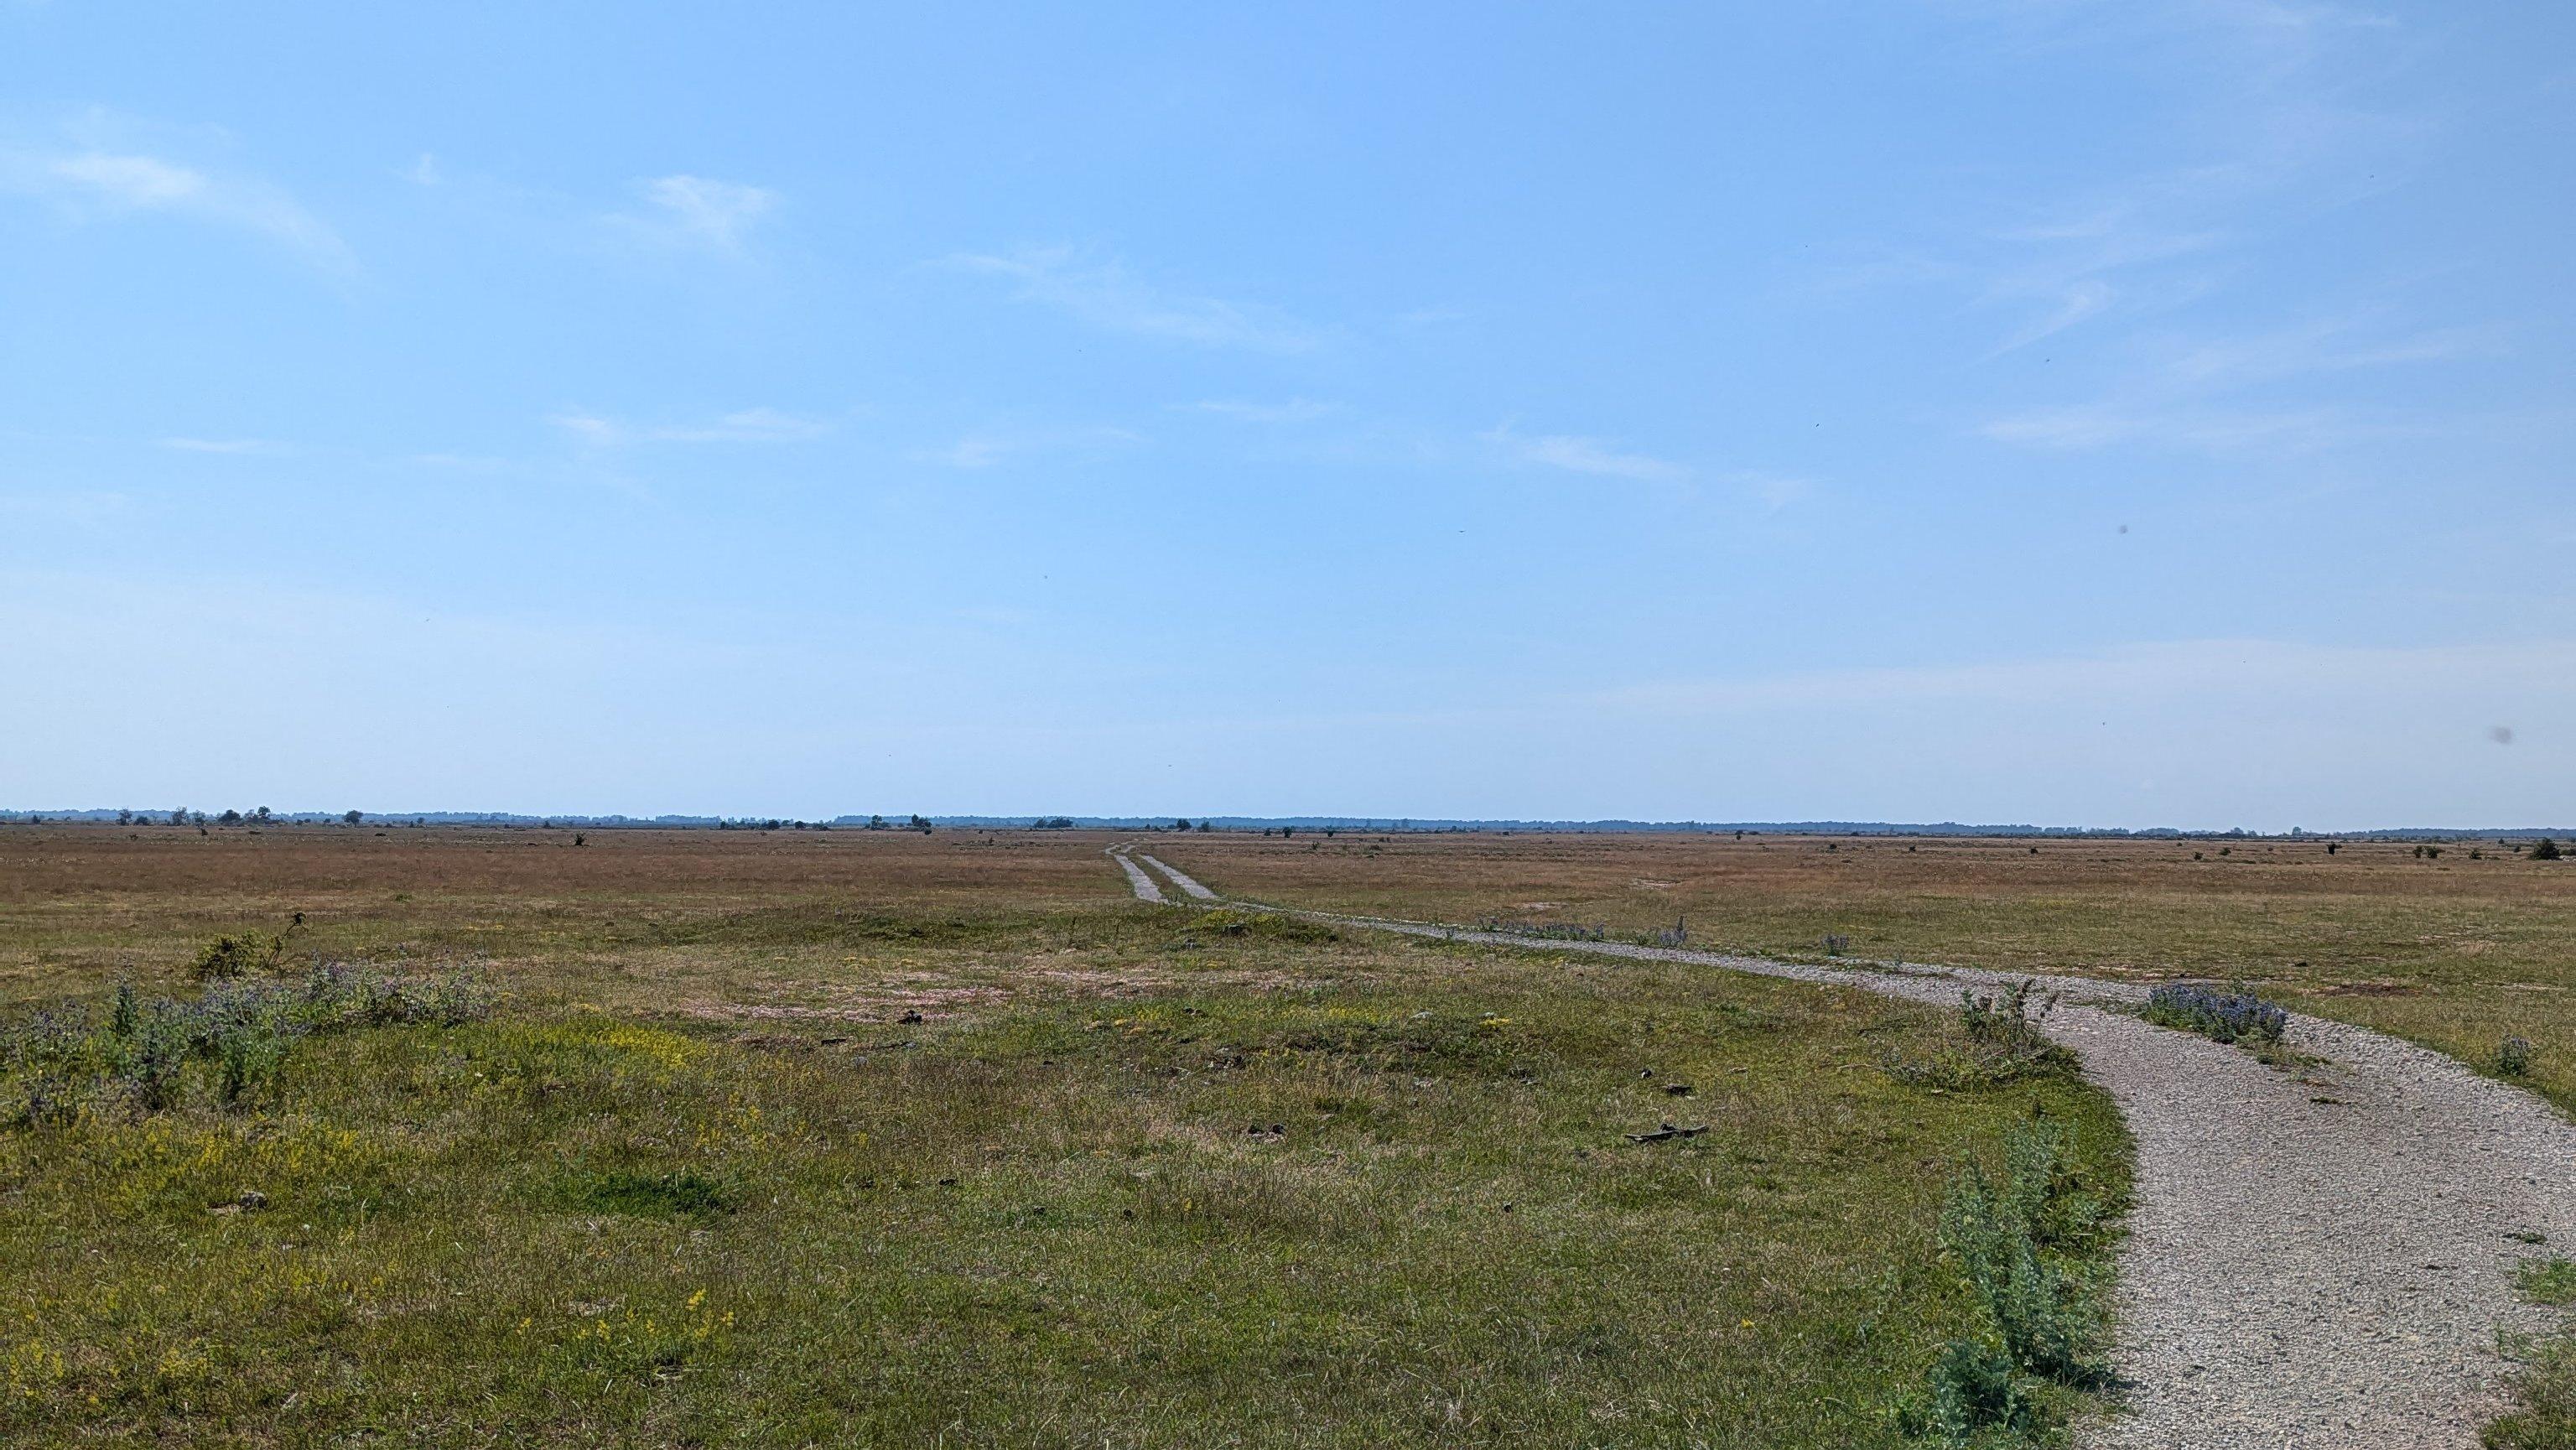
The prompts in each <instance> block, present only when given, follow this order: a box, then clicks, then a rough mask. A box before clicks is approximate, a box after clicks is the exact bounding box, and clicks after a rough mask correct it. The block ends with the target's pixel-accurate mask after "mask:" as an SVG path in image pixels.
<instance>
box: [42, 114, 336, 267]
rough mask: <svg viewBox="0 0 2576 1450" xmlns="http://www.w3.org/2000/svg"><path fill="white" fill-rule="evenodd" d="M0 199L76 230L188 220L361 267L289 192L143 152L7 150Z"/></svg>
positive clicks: (318, 260) (309, 257) (329, 263)
mask: <svg viewBox="0 0 2576 1450" xmlns="http://www.w3.org/2000/svg"><path fill="white" fill-rule="evenodd" d="M0 193H7V194H13V195H17V196H23V197H27V198H29V199H31V200H34V201H37V202H39V203H42V204H44V205H46V206H48V207H50V208H51V209H52V210H53V211H54V212H55V214H56V215H58V216H61V217H63V218H65V219H66V220H70V221H74V222H96V221H110V220H117V219H121V218H127V217H135V216H149V215H166V216H174V217H183V218H187V219H189V220H193V221H198V222H203V223H207V224H210V225H214V226H221V227H229V228H232V229H234V230H238V231H244V232H249V233H251V234H253V235H255V236H259V237H262V238H265V239H266V240H268V241H271V242H274V243H276V244H278V245H280V246H282V247H284V248H286V249H287V250H289V251H291V252H293V253H295V254H296V255H298V256H300V257H301V258H303V259H304V260H305V261H307V262H309V263H312V264H313V265H316V266H319V267H322V268H324V269H326V270H330V271H334V272H347V271H350V270H353V269H354V268H355V266H356V259H355V257H354V256H353V255H352V254H351V253H350V251H349V248H348V246H347V244H346V243H344V242H342V241H341V239H340V236H339V234H338V233H337V232H335V231H333V230H332V229H331V228H330V227H329V226H328V225H326V224H325V223H324V222H323V221H322V220H321V219H320V218H318V217H316V216H314V215H313V213H311V212H310V211H307V210H306V209H305V208H304V206H303V204H302V203H300V202H298V201H297V200H296V199H295V198H294V196H293V195H291V194H290V193H288V192H287V191H286V190H285V189H284V188H283V187H280V186H277V185H275V184H274V183H271V182H268V181H264V180H261V179H260V178H257V177H253V176H243V175H231V174H225V173H220V172H215V171H210V170H205V169H201V168H199V167H195V166H190V165H187V164H185V163H182V162H178V161H173V160H170V159H168V158H167V157H162V156H155V155H149V154H145V153H143V152H139V151H128V150H110V149H104V148H97V147H86V146H75V147H54V148H47V147H26V146H12V145H6V144H0Z"/></svg>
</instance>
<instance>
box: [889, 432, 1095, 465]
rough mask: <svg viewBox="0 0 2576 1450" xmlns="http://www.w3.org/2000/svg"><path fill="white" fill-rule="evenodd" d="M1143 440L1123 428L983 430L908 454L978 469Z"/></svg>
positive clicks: (916, 458)
mask: <svg viewBox="0 0 2576 1450" xmlns="http://www.w3.org/2000/svg"><path fill="white" fill-rule="evenodd" d="M1144 441H1145V438H1144V435H1143V434H1140V433H1136V432H1133V431H1130V430H1128V429H1125V428H1113V427H1106V426H1103V427H1093V428H1060V429H1037V430H1030V431H1020V432H1014V431H986V432H981V433H970V434H968V435H967V436H965V437H963V438H960V439H958V440H957V441H956V442H954V443H950V444H946V445H943V446H940V447H936V448H917V449H915V450H913V452H912V453H911V455H910V457H911V459H912V461H913V462H915V463H931V464H937V465H938V466H940V467H942V468H960V469H969V470H972V469H982V468H991V467H994V466H996V465H998V464H1002V463H1008V462H1010V461H1011V460H1013V459H1016V458H1021V457H1026V456H1028V455H1031V454H1040V453H1085V452H1090V453H1096V452H1101V451H1104V450H1107V449H1113V448H1129V447H1133V446H1135V445H1137V444H1139V443H1142V442H1144Z"/></svg>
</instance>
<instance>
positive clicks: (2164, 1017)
mask: <svg viewBox="0 0 2576 1450" xmlns="http://www.w3.org/2000/svg"><path fill="white" fill-rule="evenodd" d="M2146 1019H2147V1020H2148V1021H2150V1022H2153V1023H2155V1024H2156V1025H2157V1026H2160V1027H2174V1028H2179V1029H2181V1030H2182V1031H2185V1032H2197V1033H2199V1034H2200V1035H2201V1036H2203V1037H2208V1038H2212V1039H2215V1040H2217V1041H2219V1042H2236V1041H2239V1040H2241V1039H2244V1038H2249V1037H2250V1038H2254V1039H2257V1040H2259V1041H2262V1042H2278V1041H2280V1040H2281V1034H2282V1033H2284V1032H2287V1031H2288V1030H2289V1029H2290V1014H2289V1011H2288V1009H2286V1008H2284V1007H2282V1006H2280V1005H2279V1004H2277V1003H2273V1002H2267V1001H2265V1000H2263V999H2262V998H2260V997H2257V996H2255V995H2254V994H2253V993H2251V992H2220V991H2217V990H2215V989H2214V988H2211V987H2208V986H2205V985H2202V984H2199V983H2195V982H2172V983H2168V984H2166V985H2164V986H2161V987H2158V988H2156V989H2155V990H2154V991H2152V992H2150V993H2148V994H2147V1010H2146Z"/></svg>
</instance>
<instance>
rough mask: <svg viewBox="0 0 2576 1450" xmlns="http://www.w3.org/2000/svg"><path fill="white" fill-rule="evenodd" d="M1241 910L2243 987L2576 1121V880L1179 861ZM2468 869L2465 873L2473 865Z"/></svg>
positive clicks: (2084, 844)
mask: <svg viewBox="0 0 2576 1450" xmlns="http://www.w3.org/2000/svg"><path fill="white" fill-rule="evenodd" d="M1151 849H1152V850H1154V851H1155V852H1156V853H1157V854H1158V855H1160V856H1162V857H1163V858H1165V859H1168V860H1170V861H1171V862H1172V863H1173V864H1174V865H1177V866H1180V867H1181V868H1183V869H1184V870H1186V871H1189V872H1190V873H1192V874H1193V875H1194V876H1195V877H1196V878H1197V879H1199V880H1202V881H1205V882H1207V883H1208V884H1209V885H1210V886H1212V887H1215V888H1217V889H1219V890H1222V891H1224V892H1226V893H1228V894H1233V895H1241V896H1245V897H1249V898H1253V899H1257V900H1264V901H1277V902H1281V903H1287V904H1294V905H1300V906H1315V907H1324V908H1329V909H1332V910H1338V911H1354V912H1361V913H1369V914H1377V915H1386V916H1401V917H1414V918H1426V919H1433V920H1442V921H1454V922H1473V921H1478V920H1482V919H1485V918H1489V917H1499V918H1502V919H1504V920H1506V921H1517V922H1530V923H1584V924H1591V923H1606V924H1607V925H1608V926H1609V928H1610V930H1611V933H1612V934H1613V935H1614V936H1619V935H1624V936H1628V937H1630V938H1634V937H1637V936H1639V935H1641V934H1644V933H1648V932H1651V931H1653V930H1655V929H1656V928H1659V927H1668V926H1671V925H1673V924H1674V923H1675V922H1676V921H1677V920H1678V921H1681V922H1684V923H1685V924H1686V925H1687V926H1688V928H1689V933H1690V941H1691V943H1692V944H1693V945H1695V946H1706V947H1709V948H1711V949H1716V950H1734V951H1743V952H1751V953H1757V954H1761V955H1765V956H1774V957H1782V958H1787V959H1792V960H1811V959H1817V958H1819V957H1820V956H1821V955H1822V943H1823V941H1824V939H1825V938H1826V937H1827V936H1829V935H1833V936H1840V937H1843V938H1846V939H1847V942H1848V944H1847V945H1846V946H1844V947H1843V948H1842V951H1843V953H1844V954H1845V955H1847V956H1850V957H1854V958H1860V959H1867V960H1904V961H1913V962H1930V963H1941V964H1953V965H1960V966H1972V967H1984V968H1990V969H1994V970H1998V971H2005V972H2029V973H2063V974H2068V975H2078V976H2087V977H2099V978H2106V979H2111V980H2125V981H2136V982H2160V981H2165V980H2168V979H2171V978H2175V977H2197V978H2205V979H2211V980H2215V981H2220V982H2238V981H2241V982H2244V983H2247V984H2249V985H2251V986H2254V987H2255V988H2257V989H2258V990H2260V991H2261V992H2262V993H2263V995H2265V996H2267V997H2272V998H2276V999H2279V1000H2281V1001H2284V1002H2287V1003H2289V1004H2290V1005H2292V1006H2295V1007H2297V1008H2298V1009H2300V1010H2302V1011H2307V1012H2313V1013H2316V1014H2318V1015H2320V1016H2326V1017H2334V1018H2339V1019H2342V1020H2344V1021H2348V1022H2354V1023H2358V1024H2360V1025H2363V1026H2367V1027H2374V1028H2378V1029H2380V1030H2383V1031H2387V1032H2391V1033H2395V1034H2397V1035H2399V1036H2402V1037H2407V1038H2411V1039H2413V1040H2415V1041H2418V1042H2422V1043H2424V1044H2426V1045H2428V1046H2431V1047H2434V1048H2437V1049H2439V1050H2441V1051H2443V1052H2447V1053H2450V1054H2452V1055H2453V1056H2455V1057H2458V1058H2459V1059H2460V1060H2462V1061H2464V1062H2467V1063H2469V1064H2471V1065H2472V1066H2476V1067H2479V1068H2481V1069H2489V1068H2492V1066H2493V1065H2494V1063H2495V1061H2496V1054H2497V1049H2498V1047H2499V1045H2500V1044H2501V1043H2502V1041H2503V1040H2504V1039H2505V1038H2507V1037H2516V1036H2518V1037H2522V1038H2525V1039H2527V1040H2529V1041H2530V1042H2532V1043H2533V1044H2534V1045H2535V1047H2536V1049H2537V1051H2536V1054H2535V1056H2534V1059H2533V1062H2532V1067H2531V1070H2530V1076H2529V1081H2530V1082H2531V1083H2532V1085H2533V1086H2535V1087H2536V1088H2538V1089H2539V1090H2540V1091H2542V1092H2544V1093H2545V1094H2547V1095H2548V1096H2549V1097H2550V1098H2551V1099H2553V1100H2554V1101H2556V1102H2557V1103H2559V1104H2560V1105H2561V1106H2562V1107H2570V1108H2576V997H2571V995H2570V994H2571V993H2576V859H2571V860H2566V861H2558V862H2537V861H2530V860H2525V859H2522V858H2520V857H2518V856H2516V855H2515V854H2514V853H2513V851H2512V849H2511V848H2509V847H2499V846H2498V845H2496V844H2495V843H2494V842H2491V841H2490V842H2469V841H2464V842H2459V843H2452V844H2445V845H2444V846H2443V848H2442V853H2441V855H2440V856H2439V857H2437V858H2426V857H2422V856H2419V855H2417V854H2415V848H2414V846H2413V844H2412V843H2407V844H2398V843H2373V842H2356V843H2347V844H2342V845H2340V846H2338V847H2337V848H2336V849H2334V850H2333V851H2331V852H2329V850H2328V846H2327V843H2326V842H2324V841H2277V840H2275V841H2234V842H2229V841H2163V840H2159V841H2139V840H2126V841H2121V840H2099V841H2096V840H2044V841H2028V840H2014V839H2009V838H1932V839H1913V840H1909V839H1905V838H1891V837H1862V838H1839V839H1836V838H1822V837H1812V836H1747V837H1744V838H1742V839H1737V838H1734V837H1732V836H1702V835H1690V836H1683V835H1582V836H1577V835H1554V834H1550V835H1536V834H1526V833H1524V834H1514V835H1504V834H1477V835H1402V834H1389V835H1379V834H1371V833H1354V832H1341V833H1338V834H1336V835H1334V836H1332V837H1329V838H1328V837H1325V836H1324V835H1323V834H1322V833H1320V832H1306V831H1300V832H1298V833H1297V834H1296V835H1295V836H1293V837H1289V838H1286V839H1282V838H1279V837H1275V836H1274V837H1263V836H1259V835H1249V836H1246V835H1229V834H1206V835H1202V834H1192V835H1190V836H1188V837H1186V838H1182V837H1179V836H1172V837H1169V838H1166V839H1164V840H1162V841H1160V842H1158V843H1157V844H1155V845H1154V846H1152V847H1151ZM2472 851H2476V852H2478V853H2479V854H2478V858H2477V859H2472V857H2471V852H2472Z"/></svg>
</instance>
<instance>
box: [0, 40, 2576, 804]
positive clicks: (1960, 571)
mask: <svg viewBox="0 0 2576 1450" xmlns="http://www.w3.org/2000/svg"><path fill="white" fill-rule="evenodd" d="M2571 135H2576V12H2571V11H2570V10H2568V9H2567V8H2566V7H2560V6H2543V5H2532V4H2515V5H2504V4H2481V3H2475V0H2453V3H2445V4H2440V5H2433V4H2411V5H2392V6H2384V7H2374V8H2367V9H2365V8H2360V7H2357V6H2353V7H2347V6H2342V5H2329V4H2300V3H2288V0H2284V3H2243V4H2220V3H2164V0H2133V3H2119V4H2114V3H2101V4H2090V3H2076V0H1955V3H1937V0H1925V3H1894V0H1891V3H1883V4H1817V5H1798V6H1770V5H1762V6H1757V5H1725V6H1719V5H1687V6H1683V5H1676V6H1646V5H1635V6H1615V7H1605V6H1597V5H1570V4H1569V5H1559V6H1515V7H1500V6H1419V7H1390V6H1383V5H1351V6H1340V7H1335V6H1299V7H1256V6H1204V5H1171V6H1167V7H1152V8H1146V7H1130V8H1114V7H1047V8H1038V7H1030V8H1026V9H1012V8H1004V7H992V6H982V7H946V6H943V7H903V8H897V7H887V8H885V9H884V10H881V11H878V12H874V13H862V12H860V11H858V10H857V9H855V8H854V7H846V6H838V5H828V6H827V5H817V6H793V5H750V6H702V7H688V8H682V7H652V8H648V9H644V10H637V9H634V8H632V7H624V6H606V5H601V6H577V5H559V6H542V7H539V6H500V5H492V6H471V5H451V6H436V7H429V6H423V7H411V8H396V7H381V6H319V5H315V6H279V5H249V6H239V7H223V8H220V9H218V8H214V7H149V8H147V7H130V6H122V5H109V4H81V5H75V4H69V3H50V4H49V3H32V4H31V3H27V0H0V678H5V679H7V680H8V681H9V682H10V684H11V687H12V688H11V692H10V693H11V705H12V708H11V709H10V711H9V715H8V724H7V727H6V730H5V732H0V805H14V806H21V807H25V806H44V807H74V806H90V805H119V804H133V805H137V806H140V805H147V804H150V805H163V806H167V805H174V804H179V803H182V802H185V803H188V804H192V805H198V806H201V807H207V808H212V807H217V806H222V805H245V806H246V805H248V804H251V803H253V802H255V801H256V802H265V803H268V804H271V805H273V806H275V807H277V808H279V809H305V808H314V809H321V808H329V809H338V808H341V807H344V806H351V805H354V806H359V807H362V808H373V809H386V810H394V809H423V808H452V809H519V810H529V811H558V812H571V811H602V812H605V811H629V812H655V811H664V810H669V811H693V812H694V811H704V812H716V811H721V812H726V813H735V814H748V813H758V814H785V815H797V816H812V815H829V814H834V813H838V812H841V811H849V810H856V811H867V810H924V811H935V812H980V811H995V812H1000V811H1041V810H1043V811H1050V812H1052V811H1068V812H1076V813H1085V812H1104V813H1105V812H1137V813H1145V812H1172V813H1178V814H1190V815H1196V814H1200V813H1203V812H1224V813H1272V812H1277V813H1287V812H1309V811H1313V812H1348V813H1353V814H1383V815H1412V816H1417V817H1432V816H1488V815H1510V816H1524V817H1532V816H1557V817H1590V816H1609V815H1618V816H1630V817H1649V818H1700V819H1711V820H1725V819H1783V818H1788V819H1806V818H1836V817H1840V818H1853V817H1859V818H1881V819H1941V818H1955V819H1963V820H1977V821H2035V822H2048V823H2061V824H2088V823H2089V824H2120V825H2135V826H2145V825H2157V824H2173V825H2183V826H2229V825H2238V824H2242V825H2248V826H2256V827H2269V828H2286V827H2288V826H2291V825H2303V826H2306V827H2308V828H2310V829H2325V828H2334V827H2349V826H2357V825H2366V824H2390V823H2399V822H2412V823H2426V824H2454V823H2458V824H2520V823H2553V824H2566V823H2569V822H2576V615H2571V606H2576V570H2571V568H2570V564H2571V561H2576V480H2571V476H2570V461H2569V460H2570V458H2571V456H2576V455H2572V454H2571V444H2576V412H2571V403H2570V399H2571V397H2576V393H2571V384H2576V334H2572V333H2571V330H2570V322H2571V316H2570V313H2571V306H2576V304H2571V298H2576V287H2571V285H2570V284H2571V282H2576V248H2571V247H2570V245H2569V235H2570V229H2571V222H2576V185H2571V183H2576V162H2571V155H2576V148H2571V147H2570V146H2569V144H2568V140H2569V137H2570V136H2571Z"/></svg>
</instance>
